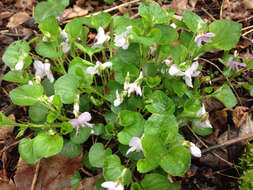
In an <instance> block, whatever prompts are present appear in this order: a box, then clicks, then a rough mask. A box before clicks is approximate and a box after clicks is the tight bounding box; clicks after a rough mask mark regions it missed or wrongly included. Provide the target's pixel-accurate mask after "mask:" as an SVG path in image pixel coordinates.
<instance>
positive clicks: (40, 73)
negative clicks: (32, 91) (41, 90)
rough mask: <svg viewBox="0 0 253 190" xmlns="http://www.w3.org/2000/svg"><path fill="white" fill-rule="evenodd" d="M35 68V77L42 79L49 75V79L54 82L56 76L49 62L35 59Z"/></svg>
mask: <svg viewBox="0 0 253 190" xmlns="http://www.w3.org/2000/svg"><path fill="white" fill-rule="evenodd" d="M33 65H34V68H35V77H38V78H40V79H42V78H44V77H45V76H47V78H48V80H49V81H50V82H51V83H53V82H54V76H53V74H52V72H51V70H50V64H49V63H42V62H41V61H39V60H35V61H34V63H33Z"/></svg>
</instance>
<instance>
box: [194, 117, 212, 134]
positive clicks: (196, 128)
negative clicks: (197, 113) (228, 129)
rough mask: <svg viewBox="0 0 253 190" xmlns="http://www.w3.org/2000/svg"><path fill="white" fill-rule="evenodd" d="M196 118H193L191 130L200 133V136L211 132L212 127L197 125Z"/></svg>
mask: <svg viewBox="0 0 253 190" xmlns="http://www.w3.org/2000/svg"><path fill="white" fill-rule="evenodd" d="M197 121H198V120H193V122H192V130H193V131H194V132H195V133H197V134H198V135H201V136H207V135H210V134H212V132H213V129H212V128H207V127H205V126H204V127H203V126H199V125H197V123H199V122H197Z"/></svg>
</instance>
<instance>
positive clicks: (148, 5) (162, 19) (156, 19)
mask: <svg viewBox="0 0 253 190" xmlns="http://www.w3.org/2000/svg"><path fill="white" fill-rule="evenodd" d="M138 12H139V15H140V16H141V17H142V18H144V19H145V20H146V21H148V22H151V23H153V24H162V23H169V20H170V18H169V16H168V13H167V12H166V11H165V10H163V9H162V8H161V7H160V5H159V4H157V3H156V2H154V1H151V2H147V1H144V2H142V3H141V4H140V6H139V8H138Z"/></svg>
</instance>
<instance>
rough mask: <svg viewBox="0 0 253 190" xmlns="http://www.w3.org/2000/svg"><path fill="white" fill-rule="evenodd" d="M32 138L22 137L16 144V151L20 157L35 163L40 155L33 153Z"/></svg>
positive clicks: (29, 162)
mask: <svg viewBox="0 0 253 190" xmlns="http://www.w3.org/2000/svg"><path fill="white" fill-rule="evenodd" d="M33 142H34V139H28V138H23V139H22V140H21V141H20V142H19V144H18V152H19V154H20V156H21V158H22V159H24V160H25V161H26V162H27V163H28V164H35V163H36V162H37V161H38V160H40V159H41V157H40V156H38V155H36V154H35V151H34V148H33Z"/></svg>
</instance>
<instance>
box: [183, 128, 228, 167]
mask: <svg viewBox="0 0 253 190" xmlns="http://www.w3.org/2000/svg"><path fill="white" fill-rule="evenodd" d="M186 126H187V128H188V129H189V130H190V131H191V133H192V134H193V135H194V137H195V138H196V139H198V141H199V142H200V143H201V144H202V145H203V146H204V147H206V148H208V146H207V145H206V143H204V142H203V141H202V140H201V139H200V138H199V137H198V135H196V134H195V132H194V131H193V130H192V129H191V127H189V126H188V125H186ZM201 152H202V151H201ZM211 153H212V154H213V155H214V156H216V157H217V158H219V159H220V160H222V161H223V162H225V163H226V164H227V165H229V166H230V167H233V164H232V163H231V162H229V161H227V160H225V159H224V158H222V157H221V156H220V155H218V154H216V153H214V152H211Z"/></svg>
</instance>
